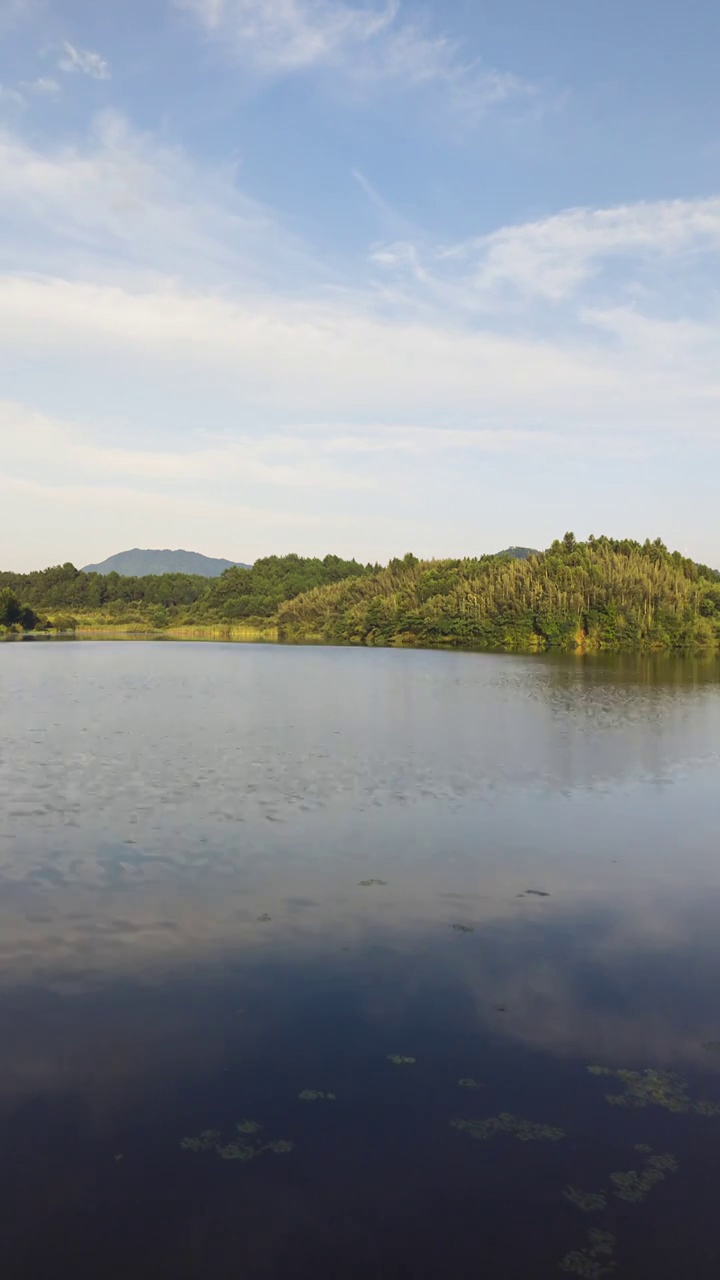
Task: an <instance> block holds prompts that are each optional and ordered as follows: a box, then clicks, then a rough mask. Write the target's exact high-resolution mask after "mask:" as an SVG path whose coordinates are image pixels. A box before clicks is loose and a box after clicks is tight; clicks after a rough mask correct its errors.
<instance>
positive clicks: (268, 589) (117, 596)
mask: <svg viewBox="0 0 720 1280" xmlns="http://www.w3.org/2000/svg"><path fill="white" fill-rule="evenodd" d="M373 568H375V569H377V568H378V566H377V565H376V566H372V565H367V566H363V565H360V564H358V563H357V562H356V561H355V560H341V559H340V558H339V556H325V558H324V560H318V559H309V558H304V557H302V556H297V555H289V556H267V557H266V558H265V559H264V560H258V561H257V563H256V564H254V565H253V566H252V568H250V569H244V568H231V569H227V570H226V571H225V573H223V574H222V575H221V577H219V578H211V579H208V578H205V577H199V576H196V575H193V574H188V573H165V574H162V575H159V576H157V577H153V576H148V577H143V578H134V577H125V576H122V575H120V574H118V573H108V574H99V573H85V572H83V571H82V570H79V569H76V568H75V566H74V565H72V564H64V565H58V566H57V567H55V568H51V569H43V570H40V571H38V572H36V573H26V574H21V573H0V592H2V591H3V590H5V591H9V592H10V593H12V595H13V597H14V598H15V599H17V600H18V601H22V604H23V606H26V607H29V609H30V610H34V611H35V613H36V614H37V615H38V616H39V617H45V618H50V619H51V620H52V622H53V624H54V625H55V626H57V627H58V628H59V629H68V628H71V627H73V626H74V625H75V624H76V622H77V621H83V622H85V623H87V622H88V621H92V622H95V623H96V624H98V625H102V624H103V623H107V624H110V625H113V624H121V623H125V624H127V623H137V624H141V623H145V624H147V625H150V626H153V627H158V628H162V627H167V626H171V625H175V626H182V625H186V624H195V625H203V624H208V625H209V624H213V623H222V622H236V621H238V620H240V619H250V618H252V619H260V618H262V619H268V618H272V617H274V615H275V614H276V613H277V610H278V607H279V605H280V604H281V603H282V602H283V601H285V600H292V599H293V598H294V597H295V596H296V595H299V594H300V593H301V592H303V591H310V590H312V588H313V587H320V586H324V585H327V584H329V583H336V582H340V581H341V580H343V579H345V578H353V577H357V576H359V575H361V574H366V573H370V572H371V571H372V570H373ZM28 616H29V615H28ZM0 625H4V626H6V627H8V626H12V625H18V626H21V624H20V623H9V622H6V623H0Z"/></svg>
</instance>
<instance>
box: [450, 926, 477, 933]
mask: <svg viewBox="0 0 720 1280" xmlns="http://www.w3.org/2000/svg"><path fill="white" fill-rule="evenodd" d="M450 928H451V929H454V930H455V932H456V933H474V932H475V930H474V929H473V927H472V925H469V924H453V925H451V926H450Z"/></svg>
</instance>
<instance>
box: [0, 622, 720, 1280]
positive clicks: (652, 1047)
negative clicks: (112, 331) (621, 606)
mask: <svg viewBox="0 0 720 1280" xmlns="http://www.w3.org/2000/svg"><path fill="white" fill-rule="evenodd" d="M0 713H1V716H2V719H1V724H2V733H1V734H0V810H1V811H2V819H1V825H0V1045H1V1046H2V1051H1V1053H0V1183H1V1186H0V1203H1V1204H2V1215H1V1216H0V1239H1V1241H2V1260H3V1275H4V1276H6V1277H10V1278H13V1280H14V1277H28V1278H30V1277H33V1278H34V1277H46V1276H48V1277H54V1276H74V1277H77V1276H88V1277H100V1276H102V1277H104V1278H107V1277H130V1276H132V1277H133V1280H146V1278H147V1280H150V1278H152V1280H157V1278H162V1277H171V1278H172V1280H196V1278H199V1277H203V1278H208V1277H219V1278H221V1280H224V1278H225V1277H228V1280H229V1278H230V1277H233V1278H234V1277H244V1278H247V1277H258V1278H263V1280H264V1278H268V1280H270V1278H273V1280H274V1278H275V1277H278V1278H280V1277H281V1278H282V1280H286V1278H288V1280H294V1278H295V1277H297V1278H298V1280H300V1278H302V1280H304V1278H305V1277H315V1278H317V1277H320V1278H325V1277H328V1278H330V1277H333V1280H335V1278H336V1277H345V1276H348V1277H366V1276H373V1277H375V1276H377V1277H393V1278H397V1280H400V1278H405V1277H407V1278H413V1280H414V1278H415V1277H420V1278H424V1277H427V1278H428V1280H430V1278H433V1280H435V1278H436V1277H438V1278H439V1277H446V1276H453V1277H461V1278H464V1277H468V1278H469V1277H473V1280H475V1278H476V1277H477V1276H478V1275H480V1276H491V1277H509V1278H510V1280H521V1278H522V1280H528V1278H529V1277H532V1278H533V1280H545V1278H546V1277H547V1278H550V1277H561V1276H563V1275H568V1274H569V1275H583V1276H589V1277H593V1276H595V1277H600V1276H605V1275H609V1276H610V1275H614V1276H617V1277H619V1278H620V1280H671V1278H672V1280H676V1278H677V1277H679V1276H685V1275H687V1276H692V1277H693V1278H694V1280H697V1278H698V1277H700V1278H701V1277H705V1276H707V1277H711V1276H712V1277H715V1276H716V1274H717V1272H718V1267H719V1265H720V1237H719V1236H718V1233H717V1230H716V1203H717V1200H718V1193H719V1192H720V929H719V927H718V923H719V921H720V812H719V811H720V803H719V802H720V663H718V662H717V661H716V660H707V661H699V660H698V661H694V660H691V659H687V660H680V659H678V660H672V659H649V658H623V659H620V658H617V659H613V658H607V659H603V658H597V659H588V658H578V657H567V656H566V657H557V658H556V657H550V656H543V657H539V656H536V657H515V656H495V655H484V654H462V653H424V652H412V651H411V652H408V651H400V652H396V651H386V650H354V649H352V650H351V649H334V648H315V647H308V648H305V647H285V646H272V645H257V646H256V645H229V644H228V645H226V644H212V645H211V644H172V643H161V644H158V643H148V642H138V643H133V644H123V643H116V642H104V643H60V642H50V643H45V642H42V643H40V642H37V643H28V644H10V645H3V646H0ZM368 881H369V882H371V883H364V882H368ZM393 1059H400V1061H393ZM405 1059H410V1061H404V1060H405ZM589 1067H595V1068H602V1069H604V1070H605V1072H606V1074H599V1073H598V1072H590V1071H589V1070H588V1068H589ZM617 1071H623V1072H631V1073H635V1074H631V1075H627V1074H626V1075H624V1076H623V1077H621V1078H620V1077H618V1076H617V1075H615V1074H607V1073H610V1072H612V1073H615V1072H617ZM647 1072H652V1073H655V1074H652V1075H648V1074H646V1073H647ZM460 1082H464V1083H460ZM308 1092H309V1093H310V1094H311V1095H313V1096H310V1097H308V1096H305V1097H303V1096H301V1095H303V1094H308ZM318 1094H319V1095H321V1096H316V1095H318ZM327 1095H332V1096H330V1097H328V1096H327ZM608 1095H609V1096H610V1097H612V1098H615V1101H614V1102H608V1100H607V1098H608ZM456 1121H460V1122H464V1123H461V1124H460V1125H457V1124H454V1123H453V1122H456ZM238 1125H240V1129H238V1127H237V1126H238ZM260 1126H262V1127H260ZM200 1135H205V1136H202V1137H201V1136H200ZM188 1140H189V1142H188ZM183 1144H184V1145H183ZM638 1145H640V1146H641V1147H642V1150H640V1151H639V1150H637V1147H638ZM628 1174H631V1175H634V1177H633V1176H631V1177H630V1178H628V1177H627V1176H625V1177H622V1176H620V1177H618V1175H628ZM613 1175H615V1177H613ZM568 1188H574V1189H575V1190H574V1191H571V1192H570V1195H569V1196H568V1195H567V1194H566V1192H567V1190H568ZM588 1196H589V1197H590V1198H589V1199H587V1197H588Z"/></svg>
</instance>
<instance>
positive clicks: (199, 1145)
mask: <svg viewBox="0 0 720 1280" xmlns="http://www.w3.org/2000/svg"><path fill="white" fill-rule="evenodd" d="M219 1141H220V1131H219V1129H203V1131H202V1133H199V1134H198V1136H197V1137H196V1138H183V1140H182V1142H181V1143H180V1146H181V1147H182V1148H183V1150H184V1151H214V1150H215V1149H216V1147H217V1144H218V1142H219Z"/></svg>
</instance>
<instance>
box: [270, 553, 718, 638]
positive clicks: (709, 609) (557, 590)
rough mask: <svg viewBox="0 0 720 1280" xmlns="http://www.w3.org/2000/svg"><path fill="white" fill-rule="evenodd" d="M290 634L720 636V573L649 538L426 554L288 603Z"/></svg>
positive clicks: (284, 618) (285, 630)
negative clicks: (517, 552) (515, 551)
mask: <svg viewBox="0 0 720 1280" xmlns="http://www.w3.org/2000/svg"><path fill="white" fill-rule="evenodd" d="M278 623H279V628H280V634H281V635H283V636H284V637H286V638H288V639H300V638H302V637H312V636H316V637H318V638H322V639H325V640H332V641H336V642H341V643H354V644H408V645H412V644H416V645H423V646H433V645H442V646H457V647H471V646H479V647H483V648H494V649H522V650H538V649H548V648H559V649H581V650H586V651H590V650H599V649H605V650H616V651H622V650H642V649H659V650H663V649H664V650H687V649H693V650H697V649H710V650H712V649H717V648H719V647H720V574H717V573H715V572H714V571H713V570H712V569H708V568H707V567H705V566H702V565H697V564H695V563H694V562H693V561H692V560H687V559H685V558H684V557H683V556H681V555H680V554H679V553H678V552H673V553H670V552H669V551H668V549H667V547H665V546H664V544H663V543H662V542H661V541H660V540H659V539H658V540H657V541H655V542H649V541H648V542H646V543H644V544H641V543H638V542H632V541H627V540H626V541H615V540H613V539H611V538H606V537H602V538H590V539H589V540H588V541H587V542H585V543H578V542H576V540H575V538H574V536H573V535H572V534H566V535H565V538H564V539H563V540H562V541H561V542H554V543H553V545H552V547H550V549H549V550H548V551H546V552H543V553H542V554H538V555H531V556H530V557H528V558H527V559H517V558H514V557H511V556H508V555H504V556H499V557H498V556H485V557H483V558H482V559H479V560H437V561H424V562H423V561H418V560H417V559H416V558H415V557H414V556H412V555H408V556H406V557H405V559H404V560H394V561H391V563H390V564H389V565H388V567H387V568H386V569H383V570H381V571H380V572H379V573H375V574H372V575H369V576H365V577H363V578H361V579H359V580H357V581H355V582H343V583H339V584H337V585H336V586H331V587H324V588H320V589H317V590H314V591H311V592H309V593H307V594H305V595H302V596H300V597H298V598H297V599H296V600H294V601H288V602H286V603H285V604H283V605H281V606H280V610H279V614H278Z"/></svg>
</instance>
